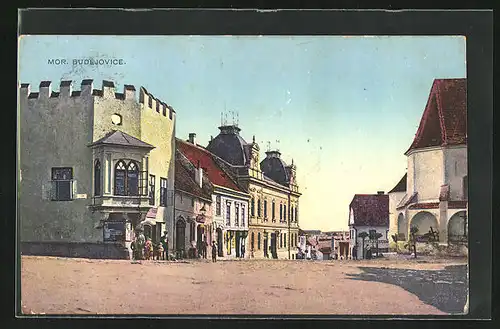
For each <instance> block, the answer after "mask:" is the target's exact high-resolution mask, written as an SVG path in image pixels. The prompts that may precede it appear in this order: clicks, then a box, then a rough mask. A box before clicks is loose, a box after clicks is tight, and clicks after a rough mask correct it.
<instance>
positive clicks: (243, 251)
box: [241, 244, 245, 258]
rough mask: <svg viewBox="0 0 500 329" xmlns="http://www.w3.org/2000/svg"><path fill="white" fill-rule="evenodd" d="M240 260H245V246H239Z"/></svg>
mask: <svg viewBox="0 0 500 329" xmlns="http://www.w3.org/2000/svg"><path fill="white" fill-rule="evenodd" d="M241 258H245V244H242V245H241Z"/></svg>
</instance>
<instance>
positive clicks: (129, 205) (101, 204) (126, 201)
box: [90, 195, 151, 210]
mask: <svg viewBox="0 0 500 329" xmlns="http://www.w3.org/2000/svg"><path fill="white" fill-rule="evenodd" d="M90 208H92V209H93V210H103V209H108V210H111V209H116V210H118V209H123V210H125V209H129V210H130V209H132V210H139V209H140V210H147V209H149V208H151V205H150V204H149V197H148V196H145V195H144V196H143V195H103V196H95V197H93V198H92V204H91V205H90Z"/></svg>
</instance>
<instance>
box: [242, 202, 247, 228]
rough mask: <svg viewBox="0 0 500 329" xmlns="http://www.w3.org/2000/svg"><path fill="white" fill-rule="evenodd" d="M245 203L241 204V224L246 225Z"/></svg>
mask: <svg viewBox="0 0 500 329" xmlns="http://www.w3.org/2000/svg"><path fill="white" fill-rule="evenodd" d="M245 215H246V213H245V205H241V226H245Z"/></svg>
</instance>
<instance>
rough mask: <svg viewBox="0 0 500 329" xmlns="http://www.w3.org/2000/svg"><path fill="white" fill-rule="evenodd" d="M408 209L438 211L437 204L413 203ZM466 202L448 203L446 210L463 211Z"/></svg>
mask: <svg viewBox="0 0 500 329" xmlns="http://www.w3.org/2000/svg"><path fill="white" fill-rule="evenodd" d="M408 208H409V209H438V208H439V202H427V203H415V204H412V205H411V206H410V207H408ZM465 208H467V201H448V209H465Z"/></svg>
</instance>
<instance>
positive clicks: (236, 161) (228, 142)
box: [206, 125, 251, 166]
mask: <svg viewBox="0 0 500 329" xmlns="http://www.w3.org/2000/svg"><path fill="white" fill-rule="evenodd" d="M219 129H220V133H219V134H218V135H217V136H216V137H215V138H213V139H212V140H211V141H210V142H209V143H208V146H207V148H206V149H207V150H208V151H209V152H212V153H213V154H215V155H217V156H218V157H220V158H222V159H224V160H225V161H227V162H229V163H230V164H232V165H235V166H243V165H246V164H248V162H249V161H250V146H251V144H248V143H247V142H246V141H245V140H244V139H243V138H242V137H241V136H240V131H241V129H240V128H238V127H237V126H236V125H226V126H221V127H219Z"/></svg>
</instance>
